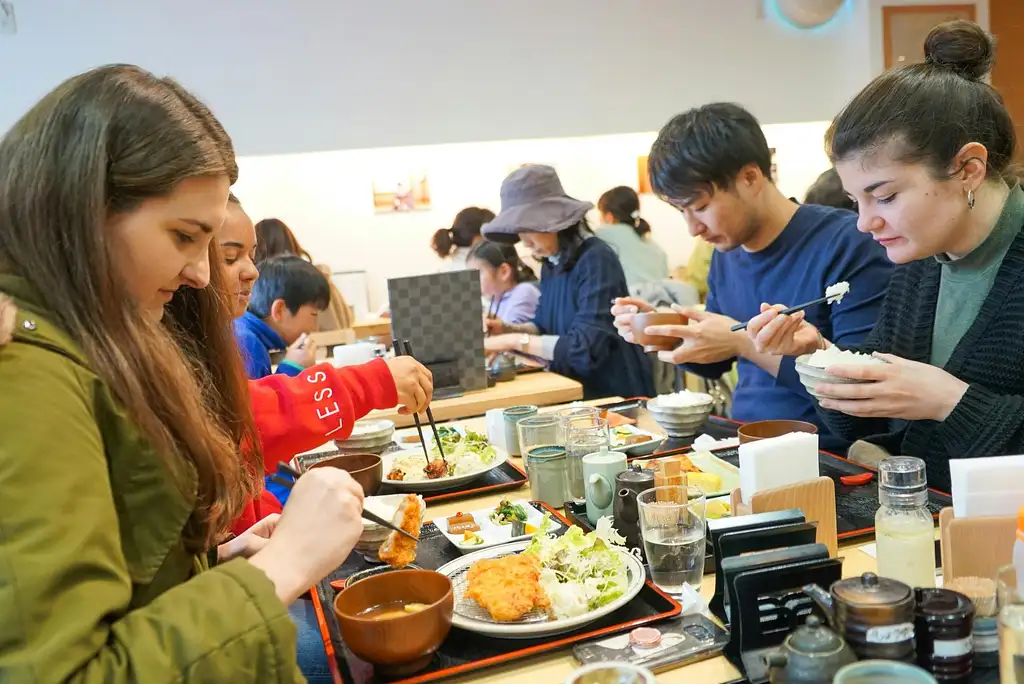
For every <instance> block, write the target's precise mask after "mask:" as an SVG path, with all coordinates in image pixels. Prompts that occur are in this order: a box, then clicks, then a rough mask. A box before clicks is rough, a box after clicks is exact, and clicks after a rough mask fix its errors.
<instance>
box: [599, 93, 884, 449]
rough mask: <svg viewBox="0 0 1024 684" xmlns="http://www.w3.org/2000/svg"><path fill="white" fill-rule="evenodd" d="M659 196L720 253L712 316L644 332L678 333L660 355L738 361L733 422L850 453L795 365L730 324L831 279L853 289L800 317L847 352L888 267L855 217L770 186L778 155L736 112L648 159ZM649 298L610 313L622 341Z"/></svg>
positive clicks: (693, 128) (686, 117) (705, 115)
mask: <svg viewBox="0 0 1024 684" xmlns="http://www.w3.org/2000/svg"><path fill="white" fill-rule="evenodd" d="M649 164H650V176H651V185H652V187H653V189H654V191H655V193H656V194H657V195H658V196H659V197H661V198H662V199H664V200H665V201H666V202H668V203H669V204H671V205H672V206H673V207H675V208H676V209H678V210H679V211H680V212H682V214H683V216H684V217H685V218H686V222H687V225H688V227H689V231H690V235H692V236H693V237H696V238H700V239H702V240H704V241H705V242H707V243H709V244H711V245H713V246H714V248H715V253H714V255H713V257H712V259H711V269H710V273H709V276H708V287H709V293H708V297H707V302H706V310H699V309H696V308H690V309H679V310H680V311H681V312H682V313H684V315H685V317H686V318H687V319H688V321H689V323H690V324H689V325H675V326H660V327H656V328H649V329H648V331H649V332H651V333H656V334H660V335H668V336H671V337H677V338H679V340H680V344H679V346H678V347H676V348H675V349H674V350H673V351H669V352H660V353H659V358H661V359H662V360H665V361H671V362H673V363H676V364H683V365H684V366H685V369H686V370H688V371H690V372H693V373H696V374H697V375H700V376H703V377H706V378H718V377H720V376H721V375H723V374H724V373H727V372H729V370H730V368H731V367H732V364H733V362H734V361H735V360H738V370H739V381H738V383H737V386H736V389H735V391H734V394H733V405H732V418H733V419H735V420H738V421H741V422H749V421H755V420H769V419H789V420H803V421H807V422H812V423H815V424H816V425H817V426H818V430H819V435H820V438H821V439H820V443H821V446H822V448H824V449H827V450H830V451H838V452H845V450H846V448H847V447H848V446H849V442H848V441H847V440H846V439H843V438H842V437H839V436H836V435H833V434H832V433H830V432H829V430H828V428H827V426H826V424H825V422H824V421H823V420H822V419H821V418H820V417H819V416H818V415H817V413H816V412H815V408H814V401H813V400H812V398H811V396H810V395H809V394H807V390H806V389H804V387H803V385H802V384H801V382H800V378H799V376H798V375H797V372H796V368H795V366H794V362H793V359H784V358H783V357H781V356H778V355H774V354H769V353H765V352H762V351H758V350H757V349H755V347H754V345H753V343H752V342H751V340H750V338H749V337H748V336H747V335H746V334H745V333H743V332H741V331H740V332H733V331H731V330H730V328H731V327H732V326H733V325H735V324H736V323H737V322H739V321H746V320H748V319H749V318H751V317H752V316H754V315H756V314H757V313H758V312H760V311H761V303H762V302H765V301H780V295H779V293H782V292H785V293H787V295H788V296H787V297H786V298H785V300H781V301H788V302H793V303H797V304H802V303H804V302H808V301H811V300H815V299H819V298H821V297H822V296H823V295H824V293H825V288H826V287H828V286H829V285H832V284H833V283H838V282H843V281H846V282H849V283H850V294H849V295H847V297H846V298H844V299H843V301H842V303H841V304H837V305H835V306H829V305H827V304H824V303H822V304H817V305H815V306H813V307H810V308H808V309H806V310H805V311H802V312H800V313H798V314H794V317H795V318H796V319H798V320H803V319H804V318H805V317H806V319H807V320H809V321H813V322H814V323H815V324H816V326H817V328H818V329H821V330H822V331H823V334H826V335H827V336H833V337H837V338H839V339H841V340H843V343H844V344H854V343H857V342H860V341H862V340H863V339H864V337H865V336H866V335H867V334H868V332H869V331H870V330H871V328H872V327H873V326H874V324H875V319H876V318H877V316H878V311H879V309H880V307H881V304H882V298H883V297H884V296H885V291H886V287H887V285H888V281H889V275H890V272H891V270H892V265H891V264H890V263H889V262H888V261H887V260H886V258H885V253H884V250H882V249H881V247H879V246H878V245H877V244H876V243H875V242H874V241H872V240H871V238H870V236H868V235H865V234H863V233H860V232H858V231H857V229H856V222H857V216H856V214H853V213H852V212H849V211H843V210H839V209H833V208H829V207H820V206H816V205H799V204H797V203H795V202H793V201H791V200H790V199H788V198H787V197H786V196H785V195H783V194H782V192H780V191H779V189H778V188H777V187H776V186H775V183H774V182H773V181H772V180H771V151H770V150H769V148H768V143H767V141H766V140H765V137H764V133H763V132H762V130H761V126H760V124H759V123H758V121H757V119H755V118H754V116H753V115H752V114H751V113H750V112H748V111H747V110H745V109H743V108H742V107H740V106H739V105H735V104H730V103H716V104H709V105H705V106H703V107H698V108H696V109H691V110H690V111H688V112H685V113H683V114H680V115H678V116H676V117H674V118H673V119H672V120H671V121H669V122H668V124H666V125H665V127H664V128H662V130H661V132H660V133H659V134H658V137H657V140H655V142H654V145H653V147H652V148H651V153H650V157H649ZM651 309H652V307H651V305H650V304H649V303H648V302H645V301H643V300H639V299H629V298H626V299H621V300H619V301H617V302H616V303H615V305H614V306H613V308H612V313H613V314H614V315H615V317H616V319H615V325H616V326H617V328H618V329H619V331H620V334H621V335H622V336H623V337H624V338H625V339H627V340H632V339H633V333H632V329H631V325H632V320H633V316H634V315H635V314H636V313H638V312H643V311H649V310H651Z"/></svg>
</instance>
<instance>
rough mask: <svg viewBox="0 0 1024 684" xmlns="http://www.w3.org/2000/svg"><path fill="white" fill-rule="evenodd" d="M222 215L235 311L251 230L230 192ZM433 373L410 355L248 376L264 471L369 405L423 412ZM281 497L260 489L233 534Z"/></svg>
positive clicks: (240, 305)
mask: <svg viewBox="0 0 1024 684" xmlns="http://www.w3.org/2000/svg"><path fill="white" fill-rule="evenodd" d="M231 200H232V201H231V203H230V205H229V207H228V209H229V211H228V220H227V221H226V222H225V223H224V226H223V227H222V228H221V230H220V233H219V239H220V251H221V257H222V258H223V260H224V268H225V270H226V271H227V274H228V277H227V278H225V281H224V282H226V283H231V284H232V286H233V287H237V289H236V290H235V291H234V292H233V293H230V294H232V295H234V297H233V300H232V301H233V302H234V303H235V315H236V316H240V315H242V314H243V313H244V312H245V307H246V306H247V305H248V303H249V293H250V292H251V291H252V285H253V283H254V282H256V279H257V278H259V271H258V270H257V269H256V265H255V263H253V256H254V254H255V251H256V231H255V229H254V227H253V224H252V220H251V219H250V218H249V216H248V215H247V214H246V213H245V211H244V210H243V209H242V206H241V204H239V203H238V200H237V199H236V198H235V197H234V195H232V196H231ZM433 389H434V386H433V380H432V378H431V375H430V371H428V370H427V369H426V368H425V367H424V366H423V365H422V364H420V363H419V362H418V361H416V360H415V359H412V358H410V357H398V358H394V359H389V360H387V361H385V360H383V359H377V360H374V361H371V362H369V363H365V364H362V365H359V366H347V367H345V368H335V367H334V366H332V365H331V364H329V363H321V364H317V365H315V366H311V367H309V368H307V369H306V370H304V371H303V372H302V373H300V374H299V375H297V376H295V377H289V376H285V375H268V376H267V377H265V378H260V379H259V380H250V381H249V393H250V395H251V397H252V409H253V415H254V418H255V421H256V428H257V431H258V432H259V435H260V441H261V445H262V447H263V464H264V468H265V469H266V471H267V472H268V473H272V472H274V471H275V470H276V469H277V464H278V463H280V462H282V461H289V460H291V459H292V457H293V456H295V454H298V453H302V452H304V451H309V450H310V449H315V448H316V447H318V446H320V445H321V444H323V443H325V442H327V441H329V440H332V439H345V438H347V437H348V436H349V435H350V434H351V433H352V426H353V424H354V423H355V422H356V421H357V420H359V419H360V418H362V417H363V416H365V415H366V414H367V413H369V412H370V411H372V410H374V409H389V408H392V407H394V406H395V405H396V404H401V405H402V408H401V409H399V412H400V413H412V412H414V411H415V412H418V411H422V410H423V409H425V408H426V407H427V405H428V404H429V403H430V397H431V394H432V393H433ZM280 511H281V504H280V502H278V500H277V499H276V498H275V497H274V495H273V494H271V493H270V492H268V491H266V490H264V491H263V493H262V495H261V496H260V498H259V499H258V500H256V501H254V502H253V503H252V504H251V505H250V506H247V507H246V509H245V511H243V514H242V516H241V517H240V518H239V519H238V520H236V521H235V524H234V525H233V527H232V531H233V532H235V533H239V532H241V531H244V530H246V529H248V528H249V527H250V526H252V524H253V523H255V522H256V521H258V520H261V519H262V518H265V517H266V516H268V515H270V514H271V513H279V512H280Z"/></svg>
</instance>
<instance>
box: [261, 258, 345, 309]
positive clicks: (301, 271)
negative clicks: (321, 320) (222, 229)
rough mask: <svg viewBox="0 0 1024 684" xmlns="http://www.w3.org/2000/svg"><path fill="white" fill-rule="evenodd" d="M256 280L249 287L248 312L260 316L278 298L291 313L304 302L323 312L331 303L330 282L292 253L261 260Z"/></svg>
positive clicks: (316, 269)
mask: <svg viewBox="0 0 1024 684" xmlns="http://www.w3.org/2000/svg"><path fill="white" fill-rule="evenodd" d="M256 268H257V269H258V270H259V272H260V279H259V280H257V281H256V282H255V283H254V284H253V286H252V296H251V297H250V299H249V308H248V311H249V312H250V313H252V314H255V315H256V316H259V317H260V318H266V317H268V316H269V315H270V308H271V306H272V305H273V303H274V302H275V301H277V300H278V299H283V300H284V305H285V306H286V307H288V310H289V311H291V312H292V313H293V314H296V313H298V312H299V309H301V308H302V307H303V306H305V305H306V304H312V305H313V306H315V307H316V308H317V309H319V310H321V311H323V310H324V309H326V308H327V307H328V306H329V305H330V303H331V284H330V282H329V281H328V280H327V276H325V275H324V274H323V273H321V272H320V269H318V268H317V267H316V266H314V265H313V264H311V263H309V262H308V261H306V260H305V259H303V258H302V257H298V256H295V255H294V254H282V255H280V256H276V257H270V258H269V259H267V260H266V261H261V262H260V264H259V266H257V267H256Z"/></svg>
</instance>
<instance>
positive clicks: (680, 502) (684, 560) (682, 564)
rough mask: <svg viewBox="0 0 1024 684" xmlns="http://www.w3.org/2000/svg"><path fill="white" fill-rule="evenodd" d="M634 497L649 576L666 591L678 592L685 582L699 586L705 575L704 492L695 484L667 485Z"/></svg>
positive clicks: (695, 587)
mask: <svg viewBox="0 0 1024 684" xmlns="http://www.w3.org/2000/svg"><path fill="white" fill-rule="evenodd" d="M636 501H637V509H638V511H639V513H640V535H641V536H642V537H643V540H644V552H645V553H646V554H647V564H648V566H650V568H651V579H652V580H654V583H655V584H656V585H658V588H659V589H661V590H662V591H664V592H665V593H667V594H673V595H677V596H678V595H679V594H682V593H683V587H684V586H686V585H687V584H688V585H690V586H691V587H692V588H693V589H694V590H697V589H700V583H701V579H702V578H703V577H704V535H705V525H704V521H705V515H704V508H705V501H704V493H703V492H702V491H701V490H700V489H698V488H697V487H687V486H686V485H668V486H665V487H655V488H654V489H648V490H647V491H645V492H641V493H640V495H639V496H638V497H637V498H636Z"/></svg>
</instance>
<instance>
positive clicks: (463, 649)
mask: <svg viewBox="0 0 1024 684" xmlns="http://www.w3.org/2000/svg"><path fill="white" fill-rule="evenodd" d="M531 505H532V506H534V507H535V508H537V509H538V510H541V511H543V512H545V513H550V514H551V517H552V518H553V519H554V520H555V521H556V522H559V523H561V525H562V526H561V527H560V528H559V531H558V532H556V534H557V533H560V532H564V531H565V529H566V527H567V526H568V525H569V524H570V523H569V521H567V520H566V519H565V518H563V517H562V516H561V515H560V514H559V513H558V512H557V511H554V510H552V509H551V508H550V507H548V506H546V505H545V504H543V503H539V502H536V501H534V502H531ZM442 524H443V521H442ZM461 556H462V554H461V553H460V552H459V550H458V549H457V548H455V546H454V545H453V544H452V543H451V542H450V541H448V539H447V537H445V536H444V535H443V534H442V533H441V531H440V530H439V529H438V528H437V526H436V525H435V524H434V523H425V524H424V525H423V529H422V531H421V533H420V544H419V547H418V548H417V553H416V565H418V566H419V567H421V568H425V569H429V570H436V569H437V568H439V567H441V566H442V565H444V564H445V563H448V562H450V561H452V560H455V559H457V558H460V557H461ZM368 567H371V565H370V564H369V563H367V562H366V560H365V559H363V558H362V557H361V556H360V555H359V554H356V553H353V554H352V555H351V556H349V558H348V560H346V561H345V563H344V564H342V565H341V566H340V567H339V568H338V569H336V570H335V571H334V572H332V573H331V574H330V575H328V576H327V577H326V578H324V580H323V581H321V582H320V583H319V584H317V585H316V586H315V587H314V591H312V592H311V594H312V599H313V607H314V609H315V610H316V614H317V621H318V622H319V623H320V632H321V634H322V636H323V639H324V644H325V648H326V649H327V661H328V665H329V666H330V668H331V672H332V674H333V675H334V681H335V682H338V683H344V684H377V682H381V681H383V680H381V679H379V678H377V677H376V676H375V675H374V672H373V666H371V665H369V664H368V663H365V662H363V661H362V660H359V659H358V658H356V657H355V656H354V655H353V654H352V653H351V652H350V651H349V650H348V649H347V648H346V647H345V643H344V641H343V640H342V639H341V633H340V631H339V629H338V621H337V618H336V617H335V616H334V610H333V605H334V598H335V596H337V595H338V592H339V591H340V589H338V588H336V587H339V586H342V585H343V581H344V580H345V578H347V577H349V576H351V575H352V573H354V572H358V571H359V570H362V569H364V568H368ZM681 612H682V607H681V606H680V605H679V603H677V602H676V601H675V600H673V599H672V598H670V597H669V596H667V595H665V594H664V593H662V592H661V591H660V590H658V589H657V588H656V587H655V586H654V585H653V584H651V582H650V581H648V582H647V583H646V584H645V585H644V588H643V589H642V590H641V591H640V593H639V594H637V596H636V598H634V599H633V600H632V601H630V602H629V603H628V604H627V605H625V606H623V607H622V608H620V609H619V610H617V611H615V612H614V613H612V614H611V615H608V616H606V617H605V618H603V619H601V620H599V621H597V622H595V623H592V624H590V625H587V626H586V627H584V628H582V629H580V630H578V631H576V632H570V633H569V634H563V635H559V636H557V637H545V638H540V639H500V638H495V637H489V636H481V635H479V634H474V633H472V632H467V631H464V630H461V629H458V628H452V631H451V633H450V634H449V635H448V638H447V639H446V640H445V642H444V643H443V644H441V648H440V649H438V652H437V653H436V654H435V655H434V660H433V661H432V662H431V663H430V665H428V666H427V668H426V669H425V670H423V671H422V672H420V673H418V674H416V675H412V676H410V677H409V678H406V679H401V680H397V681H398V682H399V683H400V684H420V683H422V682H433V681H438V680H442V679H446V678H448V677H453V676H455V675H457V674H463V673H466V672H472V671H474V670H480V669H483V668H487V667H493V666H496V665H503V664H508V663H511V662H515V661H517V660H520V659H522V658H527V657H530V656H534V655H539V654H542V653H547V652H549V651H554V650H557V649H560V648H564V647H567V646H571V645H573V644H576V643H579V642H581V641H586V640H589V639H596V638H603V637H607V636H610V635H612V634H615V633H618V632H623V631H627V630H630V629H633V628H635V627H639V626H641V625H645V624H650V623H652V622H656V621H658V620H662V619H667V618H671V617H675V616H677V615H679V614H680V613H681ZM392 681H395V680H392Z"/></svg>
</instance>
